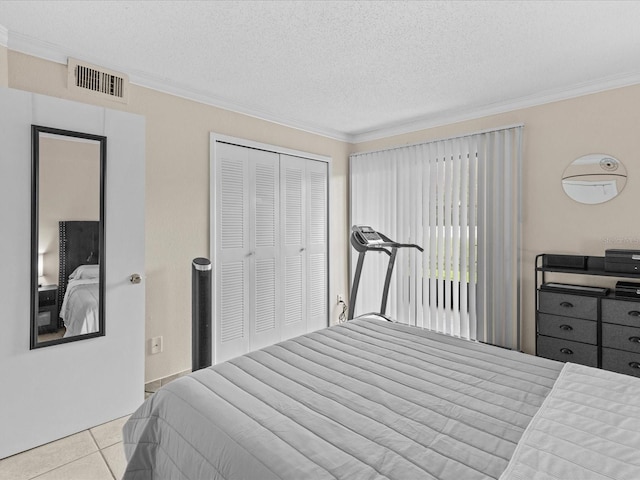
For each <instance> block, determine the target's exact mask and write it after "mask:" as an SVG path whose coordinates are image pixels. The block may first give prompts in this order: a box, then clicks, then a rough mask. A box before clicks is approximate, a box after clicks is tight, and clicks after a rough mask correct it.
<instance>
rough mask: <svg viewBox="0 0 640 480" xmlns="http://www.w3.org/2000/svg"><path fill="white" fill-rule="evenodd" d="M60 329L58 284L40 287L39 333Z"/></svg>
mask: <svg viewBox="0 0 640 480" xmlns="http://www.w3.org/2000/svg"><path fill="white" fill-rule="evenodd" d="M56 331H58V285H45V286H42V287H38V334H41V333H50V332H56Z"/></svg>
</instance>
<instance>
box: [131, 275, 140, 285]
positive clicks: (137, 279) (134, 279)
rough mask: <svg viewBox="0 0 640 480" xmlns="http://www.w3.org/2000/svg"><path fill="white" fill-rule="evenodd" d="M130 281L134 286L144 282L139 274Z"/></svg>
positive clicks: (132, 276)
mask: <svg viewBox="0 0 640 480" xmlns="http://www.w3.org/2000/svg"><path fill="white" fill-rule="evenodd" d="M129 281H130V282H131V283H133V284H134V285H137V284H138V283H140V282H141V281H142V277H141V276H140V275H139V274H137V273H134V274H132V275H131V276H130V277H129Z"/></svg>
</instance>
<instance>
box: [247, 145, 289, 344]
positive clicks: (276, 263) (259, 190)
mask: <svg viewBox="0 0 640 480" xmlns="http://www.w3.org/2000/svg"><path fill="white" fill-rule="evenodd" d="M249 178H250V183H251V185H250V191H251V195H250V202H251V205H250V210H249V217H250V222H249V225H250V229H251V252H250V261H249V265H250V275H251V279H252V292H251V293H252V297H253V301H252V302H251V309H250V310H249V318H251V319H253V321H251V322H249V325H250V341H249V348H250V349H251V350H257V349H259V348H262V347H265V346H267V345H273V344H274V343H277V342H278V341H280V326H279V324H278V323H279V322H280V318H281V317H282V315H281V311H280V297H281V295H280V292H279V290H280V289H281V281H280V242H279V222H278V220H279V215H280V212H279V186H278V185H279V158H278V154H277V153H273V152H265V151H264V150H253V149H251V150H249Z"/></svg>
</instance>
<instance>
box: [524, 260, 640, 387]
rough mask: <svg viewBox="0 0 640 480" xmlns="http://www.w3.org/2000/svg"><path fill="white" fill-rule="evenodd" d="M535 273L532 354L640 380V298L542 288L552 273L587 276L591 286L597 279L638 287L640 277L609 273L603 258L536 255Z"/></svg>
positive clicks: (611, 292) (596, 282)
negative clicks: (632, 282) (630, 281)
mask: <svg viewBox="0 0 640 480" xmlns="http://www.w3.org/2000/svg"><path fill="white" fill-rule="evenodd" d="M569 264H573V265H576V266H573V267H570V266H567V265H569ZM535 270H536V355H538V356H541V357H546V358H551V359H553V360H560V361H563V362H573V363H580V364H582V365H588V366H591V367H598V368H603V369H605V370H611V371H614V372H619V373H625V374H628V375H634V376H636V377H640V298H638V299H635V298H630V297H620V296H616V295H615V293H613V289H611V290H610V291H608V292H606V294H599V293H598V292H580V291H577V292H571V291H567V290H562V289H561V288H557V289H553V288H545V285H548V283H547V282H549V275H550V274H554V273H563V274H575V275H588V276H591V277H593V281H589V284H590V285H592V286H594V287H601V286H602V283H601V282H598V277H615V278H626V279H629V278H633V279H638V282H639V283H640V274H637V273H617V272H608V271H605V269H604V257H590V256H588V257H585V256H578V255H575V256H574V255H551V254H540V255H538V256H537V257H536V267H535ZM554 281H555V279H554ZM599 283H600V284H599Z"/></svg>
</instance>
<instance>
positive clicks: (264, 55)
mask: <svg viewBox="0 0 640 480" xmlns="http://www.w3.org/2000/svg"><path fill="white" fill-rule="evenodd" d="M639 25H640V2H637V1H631V2H615V1H602V2H601V1H586V2H582V1H569V2H562V1H550V2H547V1H534V2H515V1H510V2H505V1H496V2H493V1H457V2H453V1H432V2H427V1H423V2H395V1H393V2H390V1H385V2H348V1H338V2H320V1H313V2H312V1H307V2H303V1H295V2H289V1H286V2H284V1H282V2H275V1H267V2H254V1H233V2H229V1H216V2H196V1H164V2H155V1H138V2H132V1H121V2H114V1H112V2H102V1H98V2H94V1H64V2H63V1H55V2H54V1H30V2H24V1H6V0H2V1H0V26H4V27H5V28H6V30H7V31H8V34H7V35H5V36H6V37H7V39H8V41H7V40H6V39H5V42H6V43H8V46H9V48H10V49H15V50H20V51H24V52H26V53H30V54H33V55H38V56H42V57H45V58H49V59H51V60H55V61H60V62H65V63H66V56H72V57H76V58H79V59H82V60H85V61H89V62H92V63H95V64H98V65H102V66H104V67H107V68H111V69H115V70H119V71H122V72H124V73H127V74H129V75H130V77H131V80H132V81H133V82H134V83H138V84H141V85H145V86H149V87H152V88H156V89H159V90H164V91H168V92H171V93H175V94H178V95H182V96H185V97H188V98H193V99H196V100H198V101H202V102H205V103H209V104H213V105H218V106H221V107H223V108H228V109H231V110H235V111H239V112H243V113H247V114H250V115H254V116H257V117H260V118H265V119H268V120H272V121H276V122H279V123H283V124H286V125H290V126H294V127H297V128H302V129H304V130H308V131H312V132H317V133H320V134H323V135H327V136H330V137H333V138H338V139H341V140H346V141H352V142H357V141H362V140H366V139H370V138H377V137H381V136H385V135H389V134H391V133H400V132H403V131H410V130H415V129H417V128H424V127H427V126H432V125H438V124H443V123H448V122H450V121H456V120H462V119H466V118H473V117H477V116H481V115H487V114H490V113H497V112H500V111H506V110H509V109H513V108H519V107H523V106H528V105H534V104H538V103H544V102H546V101H552V100H556V99H559V98H568V97H571V96H576V95H580V94H584V93H590V92H595V91H600V90H604V89H607V88H614V87H618V86H623V85H630V84H635V83H640V28H639ZM0 30H2V29H1V28H0ZM0 33H2V32H0ZM0 37H2V35H0Z"/></svg>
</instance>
